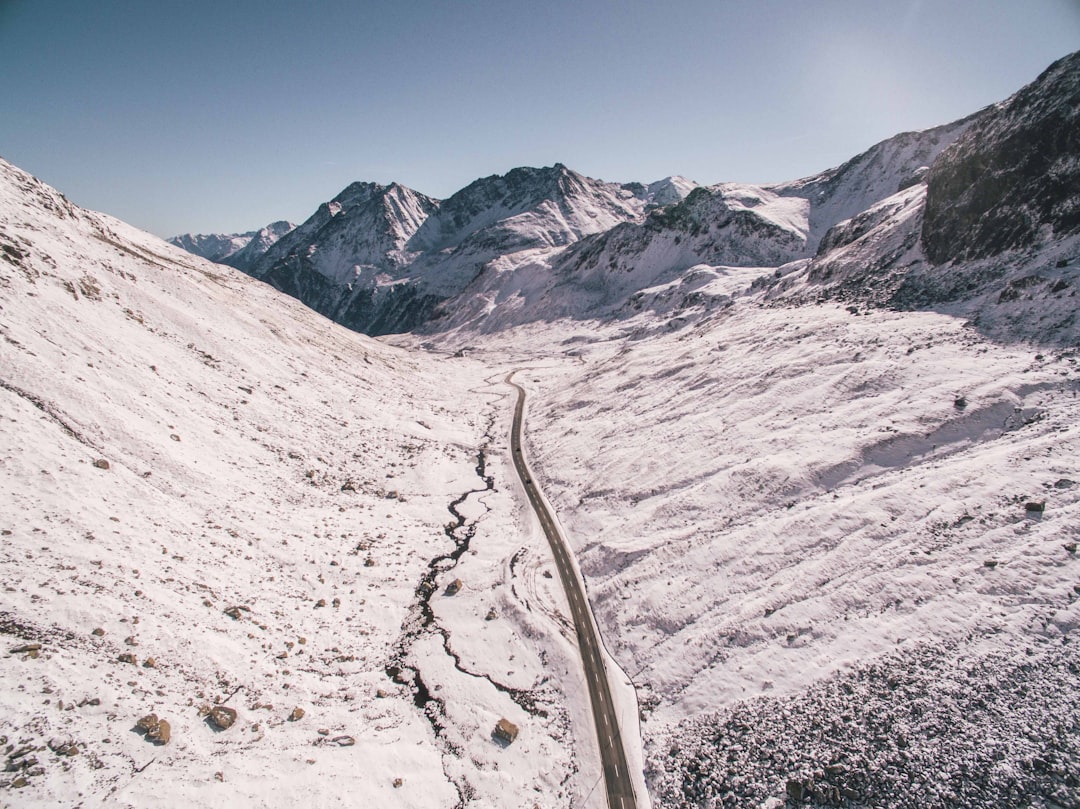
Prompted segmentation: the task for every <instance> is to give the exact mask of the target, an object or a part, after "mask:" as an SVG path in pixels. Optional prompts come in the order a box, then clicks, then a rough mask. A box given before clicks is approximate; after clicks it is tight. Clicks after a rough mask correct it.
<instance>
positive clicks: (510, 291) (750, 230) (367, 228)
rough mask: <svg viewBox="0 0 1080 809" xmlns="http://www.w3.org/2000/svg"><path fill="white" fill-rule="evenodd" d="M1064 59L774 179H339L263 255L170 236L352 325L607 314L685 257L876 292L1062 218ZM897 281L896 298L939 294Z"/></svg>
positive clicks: (1072, 141)
mask: <svg viewBox="0 0 1080 809" xmlns="http://www.w3.org/2000/svg"><path fill="white" fill-rule="evenodd" d="M1078 63H1080V56H1078V55H1076V54H1074V55H1073V56H1070V57H1066V58H1065V59H1062V60H1060V61H1059V62H1057V63H1055V65H1053V66H1052V67H1051V68H1050V69H1048V70H1047V71H1046V72H1045V73H1044V74H1043V75H1042V76H1040V77H1039V79H1038V80H1036V81H1035V82H1033V83H1032V84H1031V85H1030V86H1029V87H1028V88H1025V89H1024V90H1022V91H1020V93H1018V94H1016V96H1014V98H1013V99H1010V100H1009V101H1007V102H1003V103H1001V104H998V105H995V106H994V107H990V108H987V109H984V110H981V111H978V112H976V113H974V114H972V115H968V116H966V117H964V118H962V119H960V120H958V121H954V122H952V123H949V124H945V125H942V126H937V127H933V128H930V129H926V130H922V131H918V132H904V133H901V134H898V135H896V136H894V137H891V138H888V139H887V140H884V141H882V142H881V143H878V144H876V145H874V146H872V147H870V148H869V149H867V150H865V151H864V152H862V153H861V154H859V155H857V156H855V157H853V158H851V159H850V160H848V161H846V162H845V163H843V164H841V165H839V166H837V167H834V168H831V169H828V170H826V171H822V172H819V173H817V174H814V175H811V176H809V177H804V178H801V179H797V180H792V181H790V182H785V183H778V184H773V185H764V186H759V185H752V184H745V183H738V184H736V183H720V184H717V185H713V186H708V187H699V186H698V185H697V184H696V183H694V182H693V181H691V180H688V179H686V178H685V177H679V176H672V177H667V178H664V179H662V180H658V181H656V182H652V183H649V184H644V183H637V182H634V183H611V182H605V181H603V180H597V179H593V178H590V177H587V176H585V175H583V174H580V173H578V172H576V171H573V170H572V169H570V168H568V167H567V166H566V165H564V164H562V163H555V164H554V165H551V166H544V167H518V168H514V169H512V170H510V171H508V172H506V173H505V174H492V175H490V176H487V177H482V178H480V179H477V180H475V181H473V182H472V183H470V184H469V185H467V186H466V187H465V188H462V189H461V190H460V191H458V192H456V193H454V194H453V195H451V196H450V197H448V198H447V199H444V200H437V199H433V198H431V197H427V196H425V195H423V194H420V193H418V192H416V191H413V190H412V189H409V188H406V187H404V186H402V185H400V184H397V183H391V184H390V185H381V184H379V183H372V182H355V183H352V184H350V185H349V186H347V187H346V188H345V189H343V190H342V191H341V193H340V194H338V195H337V196H336V197H334V199H332V200H330V201H328V202H326V203H324V204H323V205H321V206H319V208H318V210H317V211H316V212H315V213H314V214H313V215H312V216H311V218H310V219H308V221H307V222H305V223H303V224H302V225H301V226H300V227H298V228H296V229H295V230H292V231H291V232H290V233H288V235H286V236H284V237H282V238H280V240H278V241H276V242H273V243H270V240H269V239H267V240H265V241H266V242H267V243H268V246H267V247H265V249H264V248H263V247H262V245H263V244H264V241H263V240H260V239H256V238H254V236H253V235H252V234H244V235H243V236H244V238H246V239H247V242H245V244H249V246H248V247H247V248H245V249H244V250H243V251H242V253H237V258H235V259H233V258H229V255H232V254H231V253H229V251H230V250H231V251H233V253H236V251H237V250H239V249H240V248H238V247H236V245H235V242H230V241H228V239H229V238H230V237H214V238H211V237H206V243H205V244H199V243H196V242H195V241H194V240H193V239H188V240H187V241H185V242H183V243H182V246H185V247H187V248H188V249H190V250H193V251H195V252H199V251H200V250H201V251H202V253H201V254H202V255H208V254H211V253H212V254H213V255H211V256H210V257H214V256H217V258H216V259H215V260H219V261H226V262H228V263H233V264H234V266H240V267H241V268H243V269H245V271H248V272H250V273H251V274H252V275H254V276H256V277H257V278H261V279H263V280H265V281H267V282H269V283H271V284H272V285H274V286H275V287H277V288H278V289H279V290H282V291H285V292H287V293H289V294H291V295H294V296H296V297H298V298H299V299H300V300H301V301H303V302H305V303H306V304H307V305H309V306H311V307H312V308H314V309H316V310H318V311H319V312H322V313H323V314H325V315H327V316H328V317H330V318H332V319H334V320H337V321H338V322H339V323H342V324H344V325H346V326H349V327H350V328H353V329H357V330H360V331H364V332H367V333H369V334H383V333H388V332H401V331H411V330H424V331H429V332H430V331H440V330H445V329H447V328H455V327H460V326H463V325H466V324H469V325H470V326H475V327H479V328H483V329H490V328H492V327H493V324H502V326H512V325H515V324H516V323H519V322H522V321H523V320H528V319H530V318H540V317H552V316H574V317H611V316H621V315H620V314H619V313H625V312H627V311H633V310H634V307H635V306H637V305H638V304H640V302H641V300H643V298H642V296H641V295H639V293H642V292H643V291H644V290H649V289H654V288H659V287H660V286H663V285H668V284H672V283H677V282H678V281H679V279H680V278H682V277H683V276H684V275H685V274H687V273H690V272H695V273H696V272H697V271H696V270H695V268H697V267H700V266H702V265H705V266H709V267H716V266H722V267H736V268H747V267H760V268H762V272H763V275H764V274H772V273H773V272H774V271H775V270H776V269H777V268H778V267H779V266H781V265H786V264H788V263H790V262H795V261H801V262H803V263H802V264H801V265H800V267H801V268H802V269H804V270H807V272H806V274H805V275H799V276H795V275H792V273H791V271H790V268H788V269H787V270H785V271H783V272H781V273H780V275H781V276H783V278H784V279H785V280H784V281H783V283H782V284H779V286H783V287H784V288H785V289H787V288H789V287H791V286H792V285H793V284H796V282H797V280H798V278H804V280H806V281H808V282H810V283H812V284H814V285H816V286H815V288H816V289H817V290H818V294H832V293H831V292H829V291H828V290H830V289H833V288H834V287H836V288H838V287H837V285H838V284H839V285H841V286H844V288H845V289H846V288H847V286H851V285H859V286H860V287H861V288H862V289H863V290H864V291H865V290H873V294H872V295H871V297H873V299H874V300H879V299H881V300H883V299H889V296H890V295H892V293H893V292H895V291H896V290H897V289H899V288H900V286H901V280H902V277H906V273H907V268H910V267H913V266H915V265H916V264H917V263H919V262H923V261H926V260H929V262H930V263H931V264H942V263H945V262H948V261H953V260H965V261H966V260H970V259H976V258H985V257H988V256H992V255H995V254H997V253H999V252H1001V251H1002V250H1006V249H1013V248H1016V247H1019V246H1023V245H1027V246H1031V245H1032V244H1033V243H1034V241H1036V240H1037V239H1038V238H1041V237H1040V234H1044V232H1050V233H1052V234H1054V236H1055V237H1060V236H1064V235H1068V234H1069V233H1073V232H1075V230H1076V229H1077V228H1078V227H1080V224H1078V222H1080V214H1077V213H1076V211H1077V210H1078V207H1077V204H1076V202H1075V200H1076V192H1075V188H1076V187H1077V178H1076V176H1075V175H1076V169H1075V166H1076V165H1077V160H1076V156H1077V153H1078V152H1080V145H1078V143H1077V138H1078V137H1080V136H1078V135H1077V134H1076V133H1077V132H1078V131H1080V127H1078V126H1077V120H1076V117H1077V112H1076V110H1077V109H1080V91H1078V90H1077V87H1078V86H1080V79H1078V78H1077V76H1078V73H1080V68H1078ZM1047 229H1049V230H1047ZM215 238H216V239H218V240H217V241H215V240H214V239H215ZM176 243H178V244H181V242H179V241H177V242H176ZM259 250H263V252H262V255H261V256H257V255H255V254H257V253H258V252H259ZM695 277H697V278H700V277H701V276H700V274H699V273H698V274H697V275H695ZM913 277H914V276H913ZM967 283H968V282H966V281H965V282H964V284H967ZM972 283H974V282H972ZM980 283H981V282H980ZM964 284H959V285H957V284H953V286H954V287H955V289H953V291H952V292H950V293H949V294H950V295H952V296H954V297H955V296H957V295H962V294H964V293H963V290H964V289H965V288H967V287H966V286H964ZM845 285H846V286H845ZM979 285H980V284H979V283H975V284H974V286H972V287H971V288H972V289H974V288H975V286H979ZM886 287H888V289H889V290H890V291H889V292H887V293H886V292H884V291H883V290H884V289H885V288H886ZM905 289H907V290H908V291H907V292H905V293H904V296H906V297H904V300H905V301H907V302H908V303H906V304H905V305H914V303H917V302H918V301H924V302H925V301H930V300H939V299H941V296H942V294H944V293H943V292H942V291H941V290H940V289H938V291H936V292H933V293H925V294H924V292H919V293H918V294H916V293H913V292H911V291H910V284H909V285H908V287H905ZM694 294H695V295H697V293H694ZM844 294H847V293H844ZM867 294H869V293H867ZM646 297H648V296H646ZM698 297H700V296H698ZM628 307H629V308H628ZM481 321H484V325H483V326H481V325H480V323H481Z"/></svg>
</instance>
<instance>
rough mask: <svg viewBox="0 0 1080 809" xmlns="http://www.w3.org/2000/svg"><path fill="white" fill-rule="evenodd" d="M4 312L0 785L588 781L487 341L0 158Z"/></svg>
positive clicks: (558, 628)
mask: <svg viewBox="0 0 1080 809" xmlns="http://www.w3.org/2000/svg"><path fill="white" fill-rule="evenodd" d="M0 337H2V339H3V343H4V348H3V351H0V488H2V490H3V492H4V496H3V497H2V498H0V531H2V535H3V541H2V543H0V559H2V564H0V635H2V636H3V642H4V648H3V649H2V650H0V737H2V739H3V741H0V745H3V748H2V749H3V750H4V753H3V755H4V756H5V759H4V762H5V766H6V771H5V772H4V773H3V775H2V776H0V790H2V791H0V794H3V795H4V796H5V797H4V799H3V803H4V804H5V805H9V804H10V805H18V806H57V805H63V806H87V807H89V806H118V807H124V806H131V807H135V806H137V807H153V806H160V807H174V806H179V805H183V806H195V807H198V806H206V807H209V806H222V805H229V806H291V805H296V804H301V803H302V804H310V805H313V806H331V805H338V804H339V803H340V802H341V801H342V800H343V799H344V796H354V797H355V796H362V798H361V800H362V801H363V802H364V803H365V804H367V805H373V806H374V805H382V806H391V805H393V806H409V807H446V806H452V805H461V804H463V803H465V802H468V801H475V802H480V803H484V804H485V805H495V804H496V803H498V802H502V801H509V802H511V803H513V804H515V805H532V802H533V801H534V800H535V797H534V796H538V795H544V796H547V797H546V798H544V800H551V801H553V802H556V803H558V804H559V805H569V804H573V805H581V804H582V803H583V801H584V796H585V795H586V794H587V793H588V791H589V789H590V788H591V787H592V786H593V783H594V779H593V778H592V777H591V768H592V767H593V766H594V765H593V762H594V761H595V756H594V753H593V752H592V747H591V742H590V741H589V739H590V736H589V734H590V733H591V732H592V731H591V727H590V725H589V718H588V714H587V708H586V707H585V706H586V705H587V703H586V702H585V701H584V698H583V697H580V696H579V694H580V693H583V691H584V684H583V682H581V681H580V680H581V678H582V677H583V675H580V674H577V672H578V669H577V668H576V666H575V663H574V658H573V647H572V645H571V643H570V642H569V641H568V640H567V639H566V637H565V633H566V632H567V630H566V628H565V626H564V625H563V623H562V621H561V619H560V618H559V614H560V613H562V614H564V615H565V614H567V607H566V604H565V600H564V598H563V596H562V595H561V593H560V592H559V591H558V590H557V589H556V588H555V587H554V586H553V583H552V582H551V580H549V579H547V578H544V577H543V576H541V575H540V574H541V571H542V570H544V569H545V567H550V565H551V563H550V561H549V556H548V555H547V554H546V552H545V547H546V546H545V544H544V540H543V537H542V534H540V533H539V532H538V531H537V532H536V533H535V534H534V533H533V532H532V528H531V523H529V522H528V521H527V520H525V519H524V514H523V512H522V511H521V510H520V505H519V503H518V501H517V500H516V499H515V498H514V496H513V488H512V486H511V484H510V481H511V480H512V479H513V478H512V477H511V476H512V471H511V467H510V466H509V465H507V464H506V463H505V460H506V456H505V454H504V449H503V447H502V436H503V435H504V434H505V431H506V430H507V429H508V427H509V403H508V401H507V400H506V392H505V391H504V390H503V389H502V387H501V386H499V385H493V384H491V383H489V382H487V381H486V379H485V378H486V377H487V376H488V375H489V372H488V371H487V369H485V368H484V367H483V366H481V365H479V364H478V363H476V362H475V361H472V360H469V359H465V358H462V359H452V358H446V359H443V358H440V357H438V356H428V355H426V354H424V353H423V352H420V353H406V352H404V351H401V350H398V349H394V348H391V347H388V346H385V345H381V344H379V343H376V342H374V341H372V340H370V339H368V338H366V337H364V336H362V335H359V334H356V333H353V332H350V331H348V330H346V329H343V328H341V327H339V326H337V325H335V324H333V323H331V322H330V321H327V320H325V319H324V318H322V317H321V316H319V315H317V314H315V313H313V312H311V311H310V310H309V309H307V308H305V307H303V306H302V305H301V304H299V303H298V302H296V301H293V300H292V299H291V298H288V297H286V296H283V295H280V294H279V293H277V292H275V291H274V290H273V289H271V288H270V287H269V286H266V285H265V284H261V283H259V282H257V281H254V280H253V279H250V278H248V277H247V276H244V275H242V274H240V273H239V272H237V271H234V270H232V269H230V268H228V267H223V266H221V265H217V264H211V263H209V262H206V261H203V260H201V259H198V258H195V257H193V256H191V255H189V254H187V253H185V252H182V251H180V250H178V249H174V248H172V247H170V246H169V245H167V244H166V243H165V242H162V241H160V240H158V239H156V238H154V237H152V236H149V235H147V234H145V233H141V232H138V231H136V230H134V229H132V228H130V227H129V226H127V225H124V224H123V223H121V222H119V221H116V220H114V219H111V218H109V217H107V216H103V215H99V214H93V213H89V212H86V211H83V210H81V209H79V208H77V207H75V206H73V205H71V204H70V203H69V202H68V201H67V200H66V199H65V198H64V197H63V196H62V195H61V194H59V193H57V192H56V191H54V190H53V189H51V188H49V187H47V186H45V185H43V184H41V183H39V182H38V181H37V180H35V179H34V178H32V177H31V176H29V175H27V174H25V173H24V172H22V171H20V170H18V169H16V168H14V167H12V166H10V165H8V164H6V163H2V162H0ZM511 559H512V560H513V561H512V562H510V560H511ZM455 578H460V579H461V580H462V581H463V582H464V583H465V586H464V588H463V589H462V591H461V592H460V593H458V594H456V595H454V596H453V597H451V596H449V595H447V594H446V591H445V587H446V585H447V584H448V583H449V582H451V581H453V580H454V579H455ZM556 675H557V676H556ZM215 706H223V709H227V710H223V709H216V710H215ZM208 711H210V713H207V712H208ZM232 711H235V714H232V713H231V712H232ZM150 714H154V715H156V719H157V720H164V722H165V723H167V725H168V728H169V730H168V736H169V738H168V741H167V743H160V742H155V741H154V740H152V739H150V738H148V736H147V734H146V732H145V729H146V727H148V726H153V727H157V728H158V731H157V732H158V733H159V734H160V733H161V727H162V726H161V725H154V723H152V722H149V721H147V722H143V730H142V731H140V729H139V723H140V720H142V719H143V718H144V717H148V716H149V715H150ZM215 717H216V719H215ZM504 717H505V718H508V719H509V720H510V721H512V722H514V723H515V724H516V725H518V727H519V728H520V735H519V736H518V739H517V740H516V741H515V743H514V744H513V745H510V746H500V745H499V744H498V743H497V742H496V741H495V740H493V739H492V736H491V733H492V730H493V729H494V727H495V724H496V723H497V722H498V720H499V719H500V718H504ZM223 724H224V725H229V726H228V727H227V728H226V727H223ZM579 739H580V740H581V741H579Z"/></svg>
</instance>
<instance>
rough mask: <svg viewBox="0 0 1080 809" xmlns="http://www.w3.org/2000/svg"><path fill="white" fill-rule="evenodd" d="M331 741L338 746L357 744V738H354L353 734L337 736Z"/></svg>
mask: <svg viewBox="0 0 1080 809" xmlns="http://www.w3.org/2000/svg"><path fill="white" fill-rule="evenodd" d="M330 741H331V742H333V743H334V744H336V745H337V746H338V747H352V746H353V745H354V744H356V739H354V738H353V737H352V736H335V737H334V738H332V739H331V740H330Z"/></svg>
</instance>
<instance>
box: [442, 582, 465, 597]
mask: <svg viewBox="0 0 1080 809" xmlns="http://www.w3.org/2000/svg"><path fill="white" fill-rule="evenodd" d="M464 586H465V584H464V583H463V582H462V581H461V579H454V580H453V581H452V582H450V583H449V584H448V585H446V595H448V596H456V595H457V594H458V593H460V592H461V588H462V587H464Z"/></svg>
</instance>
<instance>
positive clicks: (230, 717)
mask: <svg viewBox="0 0 1080 809" xmlns="http://www.w3.org/2000/svg"><path fill="white" fill-rule="evenodd" d="M210 721H211V722H213V723H214V724H215V725H217V726H218V727H219V728H220V729H221V730H228V729H229V728H231V727H232V726H233V723H234V722H236V711H235V710H233V709H232V708H229V707H228V706H226V705H215V706H214V707H213V708H211V709H210Z"/></svg>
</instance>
